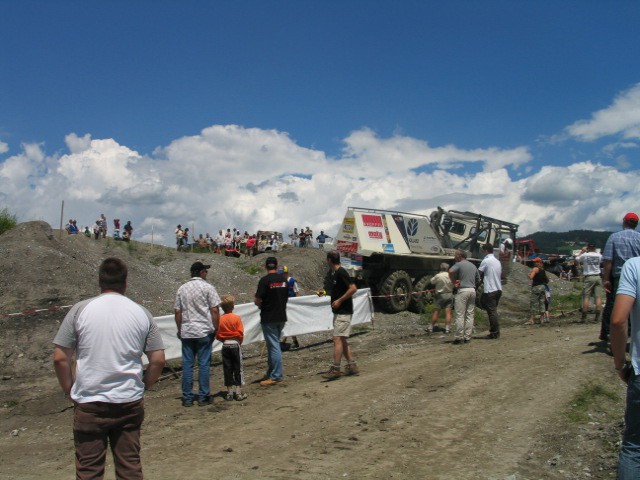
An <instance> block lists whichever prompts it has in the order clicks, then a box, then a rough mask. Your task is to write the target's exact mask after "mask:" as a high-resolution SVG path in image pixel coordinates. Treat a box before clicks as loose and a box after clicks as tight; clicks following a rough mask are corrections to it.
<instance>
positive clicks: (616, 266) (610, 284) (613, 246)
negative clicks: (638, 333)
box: [600, 212, 640, 340]
mask: <svg viewBox="0 0 640 480" xmlns="http://www.w3.org/2000/svg"><path fill="white" fill-rule="evenodd" d="M637 226H638V215H636V214H635V213H633V212H629V213H627V214H626V215H625V216H624V218H623V219H622V230H621V231H619V232H616V233H613V234H611V236H610V237H609V239H608V240H607V243H606V244H605V246H604V252H602V263H603V266H604V272H603V278H602V280H603V285H604V290H605V292H606V294H607V301H606V303H605V306H604V309H603V311H602V326H601V328H600V340H609V327H610V325H611V312H612V311H613V304H614V302H615V298H616V290H617V289H618V280H619V279H620V272H621V271H622V266H623V265H624V262H626V261H627V260H629V259H630V258H633V257H640V233H638V232H636V227H637Z"/></svg>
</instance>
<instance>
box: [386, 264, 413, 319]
mask: <svg viewBox="0 0 640 480" xmlns="http://www.w3.org/2000/svg"><path fill="white" fill-rule="evenodd" d="M412 291H413V286H412V285H411V277H410V276H409V274H408V273H407V272H405V271H404V270H396V271H395V272H391V273H390V274H389V275H387V276H386V277H385V278H384V279H383V280H382V282H380V288H379V292H380V294H381V295H389V296H388V297H385V298H382V299H381V302H380V304H381V305H382V307H383V308H384V309H385V310H386V311H387V312H389V313H398V312H402V311H403V310H406V309H407V307H408V306H409V301H410V300H411V292H412Z"/></svg>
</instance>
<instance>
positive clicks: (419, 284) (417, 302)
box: [409, 275, 433, 313]
mask: <svg viewBox="0 0 640 480" xmlns="http://www.w3.org/2000/svg"><path fill="white" fill-rule="evenodd" d="M430 281H431V275H425V276H424V277H420V278H419V279H418V280H417V281H416V283H415V285H414V286H413V291H414V292H424V293H414V294H413V295H411V300H410V301H409V311H410V312H414V313H422V312H423V311H424V307H425V305H427V304H428V303H431V302H433V295H431V292H427V291H426V290H427V287H428V286H429V282H430Z"/></svg>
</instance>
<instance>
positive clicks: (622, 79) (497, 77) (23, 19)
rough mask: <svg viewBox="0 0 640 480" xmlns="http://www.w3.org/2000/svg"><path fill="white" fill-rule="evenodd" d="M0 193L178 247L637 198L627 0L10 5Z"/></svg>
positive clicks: (26, 208)
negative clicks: (355, 217) (362, 220)
mask: <svg viewBox="0 0 640 480" xmlns="http://www.w3.org/2000/svg"><path fill="white" fill-rule="evenodd" d="M2 7H3V8H2V10H3V14H2V16H1V17H0V44H1V45H2V49H1V50H0V60H1V61H2V68H0V208H2V207H4V206H7V207H8V208H9V209H10V210H11V211H13V212H16V213H17V214H18V216H19V218H20V219H21V220H30V219H43V220H46V221H49V222H50V223H52V225H54V226H57V223H58V222H59V215H60V212H59V207H60V203H61V201H62V200H65V211H66V213H65V216H70V217H73V218H77V219H78V222H79V223H80V224H90V223H93V221H94V220H95V218H97V215H98V214H99V213H102V212H104V213H106V214H107V217H108V218H113V217H120V218H126V219H131V220H132V221H133V223H134V226H138V227H139V228H138V229H137V234H139V235H140V236H141V237H144V236H146V237H148V236H149V234H150V231H151V226H152V225H153V227H154V231H155V234H156V239H158V238H160V239H162V240H161V241H165V242H166V243H170V242H171V238H170V237H171V235H172V232H173V227H175V224H177V223H182V224H185V223H187V224H195V225H196V232H199V231H203V232H204V231H211V232H213V231H215V230H217V229H219V228H226V227H230V226H237V227H238V228H240V229H242V230H244V229H248V230H250V231H251V230H256V229H258V228H266V227H267V226H269V227H272V228H277V229H281V230H284V231H289V230H291V229H292V228H293V227H294V226H298V227H299V226H303V225H304V226H306V225H308V224H310V225H311V226H313V227H315V229H316V230H319V229H321V228H323V229H327V230H328V231H329V233H331V232H332V230H334V229H335V228H336V226H337V224H338V223H339V222H340V220H341V217H342V215H343V213H344V210H345V208H346V206H348V205H354V206H363V207H371V208H387V209H397V210H406V209H408V208H410V209H411V211H416V212H418V213H420V212H422V213H428V212H429V211H430V210H432V209H433V208H435V207H436V206H438V205H441V206H443V207H445V208H455V209H464V210H473V211H479V212H482V213H486V214H488V215H491V216H497V217H504V218H505V219H509V220H512V221H517V222H519V223H520V224H521V225H522V226H521V232H522V233H531V232H533V231H536V230H542V229H544V230H556V231H561V230H568V229H572V228H594V229H616V228H617V227H618V226H619V223H620V219H621V217H622V215H624V213H626V211H630V210H636V211H638V210H640V196H639V195H638V193H639V192H638V189H639V187H638V186H637V185H640V182H639V181H638V180H640V173H639V170H638V164H639V163H638V159H639V150H638V146H639V144H640V62H638V60H639V58H638V57H639V56H640V55H639V53H640V52H639V47H640V30H639V29H638V28H637V25H639V24H640V4H639V3H638V2H632V1H613V2H601V1H598V2H596V1H584V0H583V1H571V2H557V1H537V2H520V1H506V0H505V1H482V2H471V1H465V2H462V1H451V2H431V1H403V2H392V1H377V0H367V1H364V0H363V1H324V2H307V1H295V2H294V1H282V2H267V1H245V2H242V1H240V2H204V1H202V2H194V1H182V2H175V1H155V2H151V1H145V0H142V1H137V2H126V1H110V2H97V1H82V2H71V1H59V2H45V1H29V0H27V1H19V2H18V1H12V0H9V1H6V2H3V6H2Z"/></svg>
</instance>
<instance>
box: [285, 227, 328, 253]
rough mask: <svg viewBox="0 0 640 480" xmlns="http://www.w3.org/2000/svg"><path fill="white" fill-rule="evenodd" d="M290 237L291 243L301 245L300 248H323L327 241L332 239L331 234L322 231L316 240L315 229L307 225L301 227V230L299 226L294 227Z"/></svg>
mask: <svg viewBox="0 0 640 480" xmlns="http://www.w3.org/2000/svg"><path fill="white" fill-rule="evenodd" d="M289 239H290V242H291V245H293V246H294V247H300V248H309V247H312V248H314V247H317V248H321V249H322V248H324V246H325V244H326V243H327V241H328V240H330V239H331V237H330V236H329V235H326V234H325V233H324V231H320V235H318V236H317V237H315V242H314V238H313V230H311V229H310V228H309V227H305V228H300V230H298V229H297V228H294V229H293V232H291V233H290V234H289Z"/></svg>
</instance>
